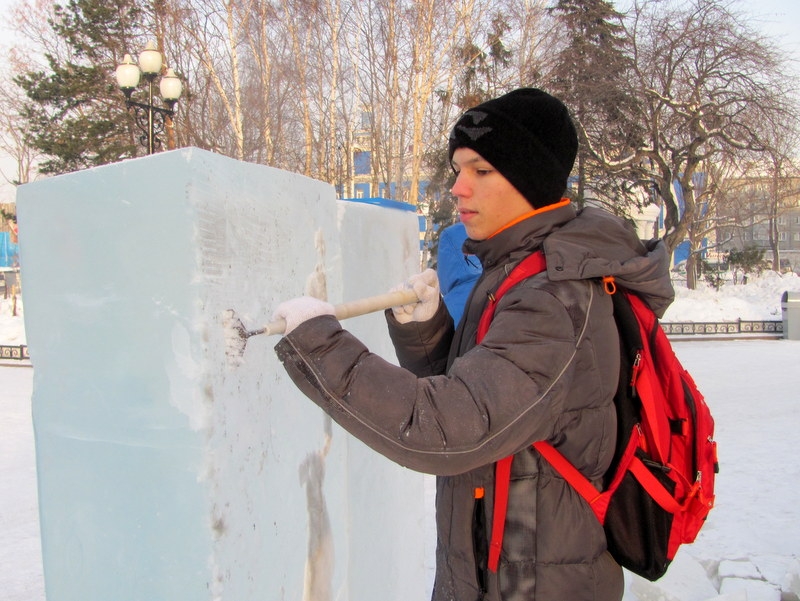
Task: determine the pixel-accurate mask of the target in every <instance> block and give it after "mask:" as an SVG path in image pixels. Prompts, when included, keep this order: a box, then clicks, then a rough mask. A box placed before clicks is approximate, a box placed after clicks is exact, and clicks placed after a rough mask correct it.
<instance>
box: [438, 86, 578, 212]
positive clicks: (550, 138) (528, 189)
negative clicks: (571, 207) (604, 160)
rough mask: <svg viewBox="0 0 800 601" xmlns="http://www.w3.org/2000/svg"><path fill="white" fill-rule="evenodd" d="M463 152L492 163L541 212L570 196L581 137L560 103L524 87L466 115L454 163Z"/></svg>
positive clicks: (457, 132) (453, 144) (456, 137)
mask: <svg viewBox="0 0 800 601" xmlns="http://www.w3.org/2000/svg"><path fill="white" fill-rule="evenodd" d="M461 147H467V148H471V149H472V150H474V151H475V152H477V153H478V154H479V155H481V156H482V157H483V158H484V159H486V160H487V161H489V163H491V164H492V166H493V167H494V168H495V169H497V170H498V171H499V172H500V173H501V174H503V176H504V177H505V178H506V179H507V180H508V181H509V182H511V185H513V186H514V187H515V188H516V189H517V190H518V191H519V192H520V193H521V194H522V195H523V196H524V197H525V198H526V199H527V201H528V202H529V203H531V205H532V206H533V207H534V208H537V209H538V208H540V207H543V206H546V205H549V204H553V203H555V202H558V201H559V200H560V199H561V197H562V196H563V195H564V191H565V190H566V188H567V178H568V177H569V174H570V171H572V165H573V163H574V162H575V155H576V154H577V152H578V136H577V134H576V133H575V126H574V125H573V124H572V119H570V116H569V111H568V110H567V107H565V106H564V104H563V103H562V102H561V101H560V100H558V99H557V98H555V97H553V96H551V95H550V94H547V93H546V92H543V91H542V90H537V89H535V88H520V89H518V90H514V91H513V92H509V93H508V94H505V95H504V96H500V97H499V98H495V99H493V100H489V101H487V102H484V103H483V104H479V105H478V106H476V107H474V108H471V109H469V110H468V111H467V112H466V113H464V114H463V115H462V116H461V118H460V119H459V120H458V121H457V122H456V124H455V126H454V127H453V131H452V132H450V147H449V155H448V156H449V159H450V160H451V161H452V159H453V153H454V152H455V151H456V149H457V148H461Z"/></svg>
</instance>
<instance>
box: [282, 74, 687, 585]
mask: <svg viewBox="0 0 800 601" xmlns="http://www.w3.org/2000/svg"><path fill="white" fill-rule="evenodd" d="M577 148H578V138H577V135H576V132H575V128H574V126H573V124H572V120H571V119H570V116H569V113H568V111H567V109H566V107H565V106H564V105H563V104H562V103H561V102H560V101H559V100H557V99H556V98H554V97H552V96H550V95H549V94H547V93H545V92H542V91H541V90H536V89H519V90H515V91H513V92H511V93H509V94H506V95H504V96H501V97H499V98H495V99H493V100H489V101H487V102H485V103H483V104H480V105H478V106H476V107H474V108H472V109H470V110H468V111H467V112H466V113H464V114H463V115H462V116H461V118H460V119H459V120H458V121H457V123H456V124H455V127H454V128H453V130H452V132H451V134H450V144H449V159H450V163H451V165H452V167H453V170H454V171H455V173H456V181H455V184H454V185H453V189H452V193H453V195H454V196H455V197H456V198H457V208H458V213H459V216H460V219H461V222H462V223H463V224H464V226H465V228H466V233H467V236H468V240H467V241H466V242H465V244H464V249H465V251H466V252H468V253H470V254H474V255H475V256H476V257H478V259H479V260H480V262H481V264H482V266H483V273H482V275H481V276H480V278H479V279H478V281H477V282H476V284H475V288H474V291H473V293H472V294H471V296H470V298H469V302H468V305H467V306H466V308H465V310H464V315H463V318H462V320H461V322H460V324H459V326H458V328H454V324H453V319H452V317H451V316H450V315H449V313H448V311H447V310H446V308H445V305H444V303H443V302H440V298H441V295H440V291H439V282H438V280H437V277H436V272H434V271H433V270H426V271H425V272H423V273H421V274H418V275H415V276H412V277H411V278H410V279H409V280H408V282H407V285H408V286H409V287H411V288H413V289H414V290H415V292H416V293H417V295H418V297H419V298H420V302H419V303H417V304H414V305H406V306H402V307H395V308H394V309H391V310H389V311H387V321H388V327H389V334H390V336H391V338H392V342H393V343H394V346H395V350H396V352H397V357H398V360H399V362H400V364H401V366H402V367H398V366H395V365H392V364H391V363H389V362H387V361H386V360H384V359H382V358H380V357H378V356H377V355H374V354H372V353H370V352H369V350H368V349H367V348H366V347H365V346H364V344H363V343H362V342H361V341H359V340H358V339H357V338H356V337H355V336H353V335H352V334H350V333H349V332H348V331H346V330H343V329H342V327H341V325H340V323H339V322H338V321H337V320H336V318H335V317H334V316H333V307H332V306H331V305H330V304H329V303H326V302H323V301H320V300H317V299H313V298H308V297H303V298H299V299H294V300H290V301H287V302H285V303H283V304H281V305H280V306H279V307H278V309H277V310H276V313H275V316H276V317H281V318H283V319H285V320H286V333H285V336H284V337H283V338H282V339H281V341H280V342H279V343H278V344H277V345H276V347H275V349H276V352H277V354H278V357H279V358H280V360H281V361H282V362H283V364H284V367H285V368H286V370H287V372H288V373H289V375H290V376H291V378H292V379H293V380H294V382H295V383H296V384H297V386H298V387H299V388H300V390H302V391H303V392H304V393H305V394H306V395H307V396H308V397H309V398H310V399H312V400H313V401H314V402H315V403H317V404H318V405H319V406H320V407H322V408H323V409H324V410H325V411H326V412H328V413H329V414H330V415H331V416H332V418H333V419H334V420H335V421H336V422H337V423H339V424H340V425H341V426H343V427H344V428H345V429H346V430H347V431H348V432H350V433H351V434H353V435H354V436H356V437H358V438H359V439H361V440H362V441H364V442H365V443H366V444H368V445H369V446H371V447H372V448H373V449H375V450H376V451H378V452H379V453H381V454H383V455H385V456H386V457H388V458H390V459H392V460H394V461H396V462H397V463H399V464H401V465H404V466H406V467H409V468H411V469H415V470H419V471H421V472H426V473H430V474H436V475H437V476H438V477H437V494H436V521H437V551H436V579H435V583H434V589H433V601H620V599H622V595H623V588H624V585H623V575H622V568H620V566H619V565H617V563H616V562H615V561H614V559H613V558H612V557H611V555H610V554H609V553H608V551H607V549H606V538H605V534H604V531H603V527H602V526H601V525H600V523H599V522H598V520H597V518H596V517H595V515H594V513H593V512H592V510H591V508H590V507H589V506H588V504H587V503H586V502H585V501H584V500H583V498H582V497H581V496H580V495H579V494H578V493H577V492H576V491H575V490H573V489H572V488H571V487H570V485H569V484H568V483H567V482H566V481H565V480H564V479H563V478H562V477H561V476H559V475H558V474H557V473H556V471H555V470H554V469H553V468H552V467H551V466H550V465H549V464H548V463H546V462H545V461H544V460H543V459H542V458H541V456H540V455H539V454H538V453H537V451H536V450H535V449H533V448H532V447H531V444H532V443H534V442H536V441H539V440H547V441H549V442H550V443H551V444H552V445H553V446H555V447H556V448H557V449H558V450H559V451H560V452H561V453H562V454H563V455H564V456H565V457H566V458H567V459H569V460H570V461H571V462H572V464H573V465H574V466H575V467H576V468H577V469H578V470H580V471H581V472H582V473H583V474H584V475H585V476H586V477H588V478H589V479H590V480H591V481H592V482H594V483H595V484H596V486H598V488H599V487H600V486H601V483H602V477H603V475H604V473H605V471H606V469H607V468H608V466H609V464H610V462H611V459H612V455H613V452H614V442H615V440H616V427H617V424H616V414H615V409H614V405H613V396H614V392H615V390H616V388H617V381H618V379H619V364H620V357H619V335H618V333H617V328H616V325H615V322H614V318H613V316H612V302H611V297H610V296H609V295H608V294H607V293H606V292H605V289H604V286H603V283H602V281H601V278H602V277H603V276H614V277H615V278H616V280H617V281H618V282H619V283H620V284H622V285H624V286H625V287H626V288H628V289H632V290H635V291H637V292H638V293H639V294H640V295H641V296H642V298H643V299H645V300H646V302H648V303H649V304H650V306H651V307H652V308H653V309H654V310H655V312H656V313H657V314H658V315H662V314H663V311H664V310H665V309H666V307H667V306H668V305H669V303H670V302H671V301H672V298H673V295H674V292H673V289H672V285H671V283H670V279H669V269H668V253H667V252H666V248H665V247H664V245H663V243H662V242H659V243H657V244H653V245H652V247H649V248H648V247H645V245H643V244H642V243H641V242H640V240H639V238H638V236H637V235H636V233H635V231H634V230H633V228H631V227H629V226H628V225H627V224H626V223H625V222H624V221H623V220H622V219H619V218H617V217H615V216H613V215H611V214H610V213H607V212H605V211H603V210H601V209H592V208H587V209H584V210H583V211H580V212H578V211H576V209H575V207H574V206H573V205H572V204H571V203H570V202H569V200H567V199H564V198H562V195H563V194H564V192H565V189H566V185H567V177H568V176H569V174H570V171H571V169H572V166H573V162H574V160H575V155H576V152H577ZM538 250H543V251H544V253H545V255H546V257H547V271H546V272H542V273H539V274H537V275H535V276H532V277H530V278H528V279H526V280H524V281H522V282H520V283H519V284H517V285H516V286H515V287H513V288H512V289H510V290H509V291H508V292H507V293H506V294H505V295H504V296H503V297H502V298H501V300H500V302H499V303H498V304H497V307H496V311H495V314H494V319H493V320H492V321H491V324H490V326H489V329H488V332H487V333H486V336H485V337H484V338H483V340H482V342H481V343H480V344H478V343H477V342H476V332H477V327H478V320H479V319H480V316H481V314H482V313H483V310H484V307H485V306H486V304H487V302H488V299H489V298H490V296H491V295H492V294H493V293H494V292H495V291H496V290H497V288H498V286H499V285H500V283H501V282H502V281H503V280H504V279H505V278H506V276H507V275H508V273H509V271H510V270H511V269H512V268H513V267H514V266H515V265H517V264H518V263H519V262H520V261H521V260H522V259H523V258H525V257H526V256H528V255H529V254H531V253H533V252H535V251H538ZM512 454H513V464H512V468H511V469H512V472H511V485H510V489H509V499H508V509H507V512H506V520H505V536H504V538H503V541H502V547H501V550H502V552H501V555H500V561H499V566H498V568H497V570H496V571H493V570H490V569H489V567H488V563H487V557H488V555H489V541H490V540H491V535H492V516H493V511H492V510H493V505H494V483H495V464H496V462H497V461H499V460H500V459H502V458H504V457H506V456H508V455H512Z"/></svg>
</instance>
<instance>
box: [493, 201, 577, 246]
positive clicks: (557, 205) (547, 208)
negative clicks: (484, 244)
mask: <svg viewBox="0 0 800 601" xmlns="http://www.w3.org/2000/svg"><path fill="white" fill-rule="evenodd" d="M570 202H572V201H570V199H569V198H562V199H561V200H560V201H558V202H556V203H554V204H551V205H547V206H544V207H542V208H540V209H533V210H532V211H529V212H527V213H525V214H523V215H520V216H519V217H517V218H516V219H514V220H512V221H509V222H508V223H506V224H505V225H504V226H503V227H501V228H500V229H499V230H497V231H496V232H495V233H494V234H492V235H491V236H489V238H494V237H495V236H496V235H497V234H499V233H500V232H502V231H504V230H507V229H508V228H510V227H511V226H512V225H517V224H518V223H519V222H520V221H525V220H526V219H528V218H529V217H533V216H534V215H540V214H542V213H546V212H547V211H554V210H556V209H560V208H561V207H565V206H567V205H568V204H569V203H570Z"/></svg>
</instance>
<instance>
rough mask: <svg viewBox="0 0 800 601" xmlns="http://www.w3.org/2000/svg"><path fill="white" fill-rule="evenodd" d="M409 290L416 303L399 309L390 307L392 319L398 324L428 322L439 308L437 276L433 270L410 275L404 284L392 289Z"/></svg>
mask: <svg viewBox="0 0 800 601" xmlns="http://www.w3.org/2000/svg"><path fill="white" fill-rule="evenodd" d="M404 288H410V289H411V290H413V291H414V292H415V293H416V295H417V298H418V299H419V302H418V303H413V304H410V305H401V306H399V307H392V313H393V314H394V318H395V319H396V320H397V321H399V322H400V323H409V322H411V321H428V320H429V319H431V318H432V317H433V316H434V315H436V310H437V309H438V308H439V298H440V296H441V295H440V294H439V276H437V275H436V272H435V271H434V270H433V269H426V270H425V271H423V272H422V273H418V274H416V275H412V276H411V277H410V278H408V280H406V281H405V283H403V284H401V285H400V286H397V287H395V288H393V290H402V289H404Z"/></svg>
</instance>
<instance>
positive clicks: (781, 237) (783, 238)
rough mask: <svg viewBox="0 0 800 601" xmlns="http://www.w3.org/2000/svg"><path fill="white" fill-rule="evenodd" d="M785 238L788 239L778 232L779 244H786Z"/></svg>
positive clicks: (783, 233)
mask: <svg viewBox="0 0 800 601" xmlns="http://www.w3.org/2000/svg"><path fill="white" fill-rule="evenodd" d="M787 238H788V236H787V235H786V232H778V241H779V242H786V240H787Z"/></svg>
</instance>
